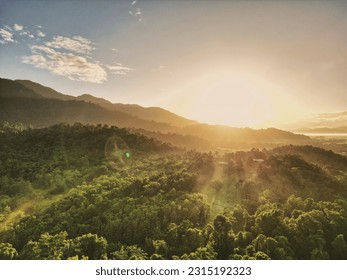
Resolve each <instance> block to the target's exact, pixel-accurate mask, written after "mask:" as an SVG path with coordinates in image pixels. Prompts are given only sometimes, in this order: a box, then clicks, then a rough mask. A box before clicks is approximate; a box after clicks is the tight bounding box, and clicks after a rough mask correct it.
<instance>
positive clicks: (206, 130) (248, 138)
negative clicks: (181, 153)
mask: <svg viewBox="0 0 347 280" xmlns="http://www.w3.org/2000/svg"><path fill="white" fill-rule="evenodd" d="M183 130H184V131H185V133H187V134H188V133H189V134H191V135H195V136H198V137H201V138H203V139H209V140H210V141H211V142H213V143H215V145H217V146H223V147H228V146H236V147H239V148H242V147H250V145H249V144H254V143H258V144H260V143H262V144H267V143H269V144H270V143H271V144H280V143H282V144H283V143H297V144H304V143H308V142H310V141H311V139H310V138H309V137H307V136H304V135H298V134H294V133H291V132H287V131H283V130H279V129H275V128H268V129H259V130H255V129H251V128H233V127H229V126H222V125H207V124H198V125H192V126H187V127H185V128H184V129H183Z"/></svg>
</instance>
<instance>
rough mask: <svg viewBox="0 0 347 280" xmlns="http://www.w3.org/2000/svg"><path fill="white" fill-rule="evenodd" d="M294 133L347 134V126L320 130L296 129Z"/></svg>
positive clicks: (319, 128) (320, 128)
mask: <svg viewBox="0 0 347 280" xmlns="http://www.w3.org/2000/svg"><path fill="white" fill-rule="evenodd" d="M293 132H295V133H313V134H314V133H316V134H329V133H332V134H344V133H347V126H339V127H333V128H329V127H318V128H307V127H303V128H299V129H295V130H293Z"/></svg>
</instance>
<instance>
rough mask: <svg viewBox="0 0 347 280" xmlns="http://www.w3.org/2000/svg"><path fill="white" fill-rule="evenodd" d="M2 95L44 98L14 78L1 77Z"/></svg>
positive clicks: (0, 94) (0, 90)
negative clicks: (13, 79)
mask: <svg viewBox="0 0 347 280" xmlns="http://www.w3.org/2000/svg"><path fill="white" fill-rule="evenodd" d="M0 97H2V98H4V97H11V98H14V97H21V98H36V99H37V98H42V96H41V95H40V94H38V93H37V92H35V91H34V90H32V89H30V88H28V87H26V86H24V85H21V84H19V83H16V82H14V81H12V80H8V79H1V78H0Z"/></svg>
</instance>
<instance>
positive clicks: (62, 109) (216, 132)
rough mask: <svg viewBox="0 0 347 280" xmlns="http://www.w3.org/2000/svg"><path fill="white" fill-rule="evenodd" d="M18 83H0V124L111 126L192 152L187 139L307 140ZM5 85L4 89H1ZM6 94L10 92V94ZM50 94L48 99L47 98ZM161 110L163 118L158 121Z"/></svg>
mask: <svg viewBox="0 0 347 280" xmlns="http://www.w3.org/2000/svg"><path fill="white" fill-rule="evenodd" d="M19 81H20V82H16V81H12V80H7V79H0V98H1V99H2V100H1V104H0V121H9V122H22V123H24V124H32V125H34V126H41V127H42V126H49V125H53V124H57V123H61V122H65V123H70V124H72V123H75V122H80V123H83V124H99V123H100V124H108V125H116V126H119V127H121V128H134V129H143V130H147V131H148V132H151V133H148V134H151V135H153V136H155V135H157V137H159V138H161V139H163V140H164V139H165V140H167V141H168V142H170V138H172V139H173V138H175V141H173V140H172V144H174V145H175V144H177V143H182V142H185V143H186V144H182V146H184V147H187V148H192V145H191V143H189V141H193V142H196V143H199V145H198V146H203V145H204V144H203V143H206V148H210V147H211V146H213V147H215V148H216V147H223V148H233V147H238V148H239V147H244V148H249V147H258V146H259V147H264V146H266V144H271V145H277V144H281V143H287V144H288V143H294V144H307V143H308V142H309V141H310V138H309V137H307V136H304V135H298V134H294V133H291V132H288V131H283V130H279V129H275V128H267V129H260V130H255V129H251V128H235V127H229V126H222V125H208V124H202V123H199V122H197V121H191V120H187V119H185V118H183V117H180V116H178V115H176V114H174V113H171V112H169V111H166V110H164V109H162V108H156V107H150V108H144V107H141V106H139V105H130V104H121V103H115V104H113V103H111V102H109V101H107V100H105V99H103V98H98V97H94V96H92V95H90V94H85V95H82V96H79V97H73V96H68V95H64V94H62V93H59V92H57V91H55V90H53V89H51V88H48V87H44V86H42V85H40V84H38V83H34V82H31V81H25V82H24V83H23V80H19ZM23 84H27V85H28V84H29V85H30V86H29V87H27V86H25V85H23ZM4 85H7V86H5V87H4ZM9 85H10V86H9ZM8 88H11V90H10V91H9V90H8ZM33 88H36V89H37V90H38V91H39V92H40V93H42V94H43V95H40V94H39V93H38V92H36V91H34V90H33ZM16 89H17V91H16ZM11 93H14V94H13V95H11ZM51 96H52V97H53V98H49V97H51ZM64 99H65V100H64ZM66 99H68V100H66ZM100 103H102V104H103V105H104V106H102V105H101V104H100ZM106 107H109V108H106ZM119 107H123V111H122V110H117V109H115V108H119ZM124 108H126V109H128V112H124V110H125V109H124ZM129 108H130V109H129ZM134 108H137V109H138V108H140V109H139V110H140V111H141V112H140V113H139V112H137V113H136V112H135V114H132V113H133V112H134ZM163 112H164V113H165V114H166V115H165V116H166V117H163V115H162V114H163ZM141 114H142V115H147V118H146V117H143V118H142V117H139V115H141ZM171 117H172V118H173V120H174V121H173V123H174V124H178V125H173V123H172V122H170V118H171ZM184 124H188V125H184ZM153 132H154V134H153ZM177 135H181V136H183V137H180V136H177ZM184 136H190V137H184ZM202 140H203V141H202Z"/></svg>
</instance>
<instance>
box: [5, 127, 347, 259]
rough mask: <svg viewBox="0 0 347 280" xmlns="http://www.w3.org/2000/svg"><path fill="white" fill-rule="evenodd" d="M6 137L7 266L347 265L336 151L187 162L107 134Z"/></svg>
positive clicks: (343, 182)
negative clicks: (75, 262)
mask: <svg viewBox="0 0 347 280" xmlns="http://www.w3.org/2000/svg"><path fill="white" fill-rule="evenodd" d="M0 135H1V137H0V158H1V161H0V248H1V250H0V259H25V260H31V259H38V260H42V259H113V260H127V259H133V260H134V259H135V260H147V259H150V260H162V259H174V260H178V259H182V260H214V259H224V260H226V259H230V260H240V259H243V260H265V259H281V260H290V259H301V260H306V259H346V258H347V245H346V244H347V242H346V240H345V233H346V224H347V166H346V164H345V163H346V158H345V157H342V156H339V155H336V154H334V153H333V152H329V151H325V150H323V149H316V148H314V147H310V146H286V147H283V148H276V149H274V150H262V151H260V150H257V149H253V150H251V151H247V152H245V151H241V152H240V151H238V152H233V153H223V154H217V153H198V152H195V151H190V152H184V151H183V150H180V149H176V148H173V147H170V146H169V145H167V144H164V143H162V142H160V141H157V140H155V139H153V138H148V137H145V136H143V135H141V134H139V133H130V132H129V131H127V130H125V129H120V128H117V127H107V126H102V125H97V126H95V125H81V124H74V125H66V124H65V125H64V124H60V125H54V126H52V127H47V128H41V129H24V130H23V129H22V128H21V127H18V126H11V125H10V124H6V125H3V126H0ZM299 154H300V155H299ZM334 162H338V164H337V165H335V166H334ZM331 168H335V169H336V170H335V171H334V172H330V171H329V170H330V169H331Z"/></svg>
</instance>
